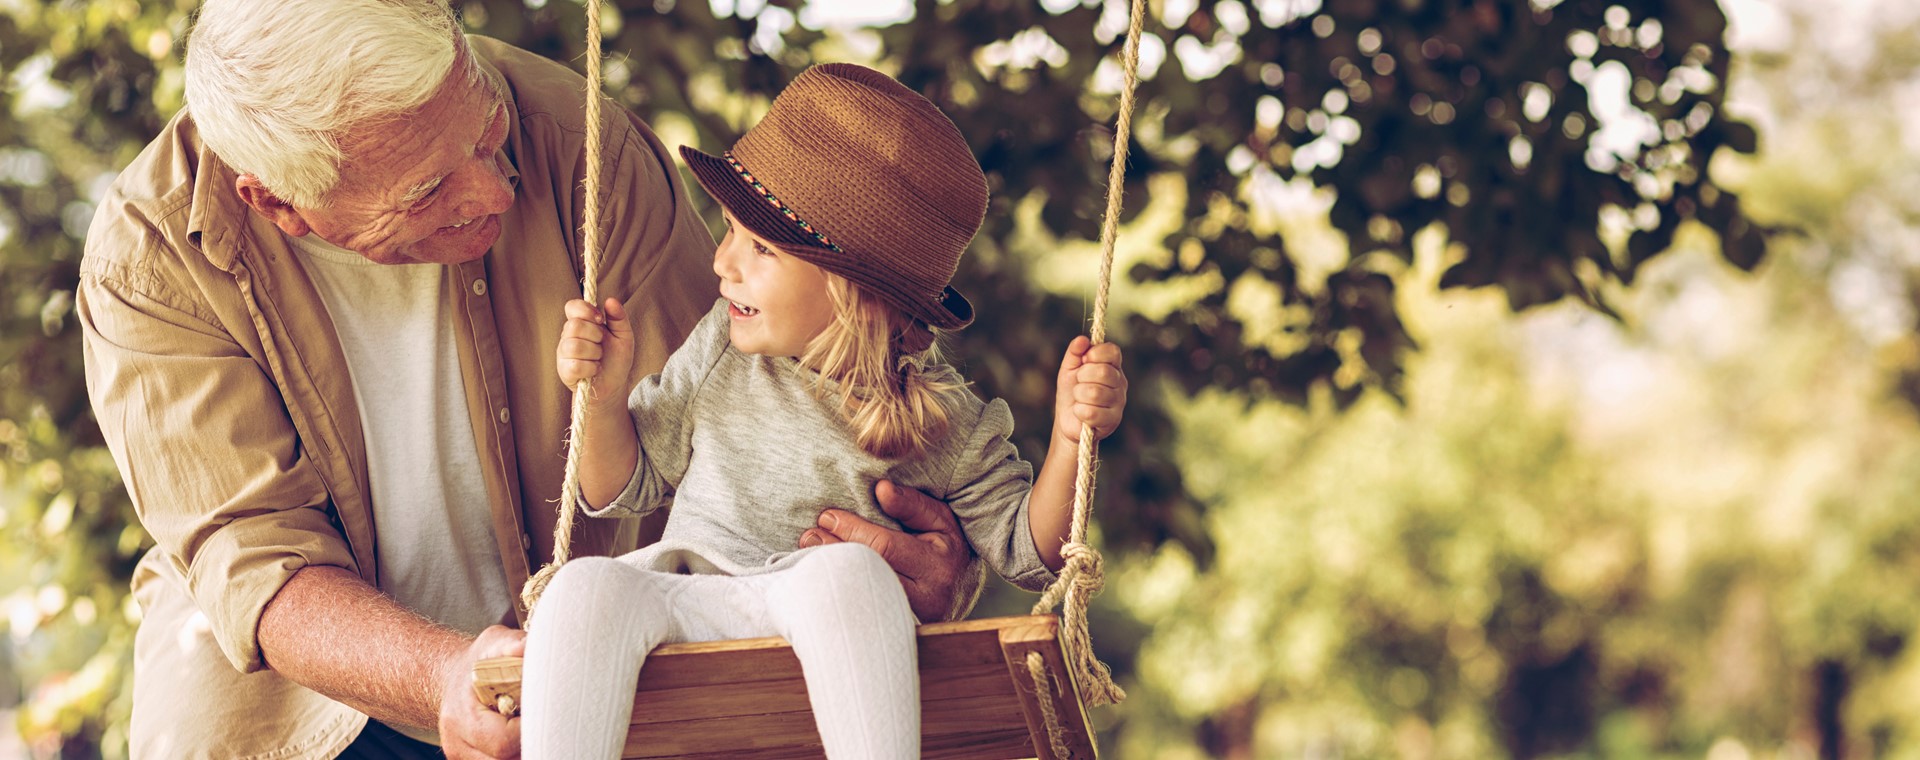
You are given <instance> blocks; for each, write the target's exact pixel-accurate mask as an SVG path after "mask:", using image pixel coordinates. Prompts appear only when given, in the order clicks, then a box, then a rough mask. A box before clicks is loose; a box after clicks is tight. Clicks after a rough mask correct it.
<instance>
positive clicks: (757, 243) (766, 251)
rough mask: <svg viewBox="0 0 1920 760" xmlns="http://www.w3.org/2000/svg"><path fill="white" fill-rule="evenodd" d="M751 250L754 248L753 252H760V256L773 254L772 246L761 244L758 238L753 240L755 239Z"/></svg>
mask: <svg viewBox="0 0 1920 760" xmlns="http://www.w3.org/2000/svg"><path fill="white" fill-rule="evenodd" d="M753 250H754V252H755V253H758V254H760V255H762V256H772V255H773V249H772V248H768V247H766V246H765V245H762V244H761V243H760V241H758V240H755V241H753Z"/></svg>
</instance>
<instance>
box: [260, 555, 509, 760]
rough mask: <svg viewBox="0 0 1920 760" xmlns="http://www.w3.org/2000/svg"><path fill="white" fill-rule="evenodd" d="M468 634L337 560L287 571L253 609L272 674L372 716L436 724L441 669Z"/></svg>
mask: <svg viewBox="0 0 1920 760" xmlns="http://www.w3.org/2000/svg"><path fill="white" fill-rule="evenodd" d="M470 643H471V640H470V639H468V638H467V637H466V636H463V635H461V634H460V633H459V632H457V631H454V630H451V629H448V628H445V627H443V626H440V625H437V624H435V623H433V622H432V621H430V620H428V619H426V618H424V617H421V616H420V615H419V614H417V613H415V612H413V611H412V610H409V609H407V608H405V607H402V606H401V605H400V603H399V602H396V601H394V600H393V599H392V598H391V597H388V596H386V595H384V594H381V593H380V592H379V591H378V590H376V589H374V588H373V587H372V586H369V585H367V583H366V582H365V581H363V580H361V579H360V576H358V575H355V574H353V573H352V572H350V571H348V570H345V569H343V568H338V567H326V566H314V567H307V568H304V569H302V570H300V571H299V572H297V573H294V575H293V578H291V579H289V580H288V581H287V585H286V586H284V587H282V588H281V589H280V593H279V594H277V595H275V596H274V598H273V601H272V602H269V603H268V604H267V609H266V611H265V612H264V613H262V614H261V616H260V651H261V654H262V655H263V656H265V658H266V661H267V665H268V666H269V667H271V668H273V670H274V671H275V672H277V673H279V674H280V675H282V676H284V677H286V678H288V679H289V680H292V681H293V682H294V683H298V684H300V685H302V686H305V687H307V688H309V689H313V690H314V691H317V692H320V693H321V694H325V695H327V696H328V697H330V698H332V699H334V700H337V701H339V702H342V703H344V704H346V705H347V706H349V707H352V708H354V709H356V710H359V711H361V712H364V713H366V714H368V715H370V716H373V718H374V719H375V720H378V721H381V722H383V723H399V724H404V725H409V726H417V727H420V728H429V729H431V728H433V727H434V726H435V725H436V724H437V720H438V715H439V710H440V697H441V691H442V688H443V686H444V681H443V680H442V679H443V678H444V677H445V668H446V667H448V666H449V664H450V663H453V662H456V661H458V660H459V659H460V655H461V654H462V653H463V652H464V651H466V649H467V647H468V645H469V644H470Z"/></svg>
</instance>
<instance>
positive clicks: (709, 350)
mask: <svg viewBox="0 0 1920 760" xmlns="http://www.w3.org/2000/svg"><path fill="white" fill-rule="evenodd" d="M727 333H728V324H727V309H726V302H725V301H716V302H714V305H713V308H712V309H709V310H708V311H707V315H706V316H705V317H702V318H701V319H700V324H698V325H695V326H694V328H693V333H692V334H690V335H688V336H687V340H686V342H684V343H682V344H680V348H678V349H676V350H675V351H674V352H673V355H672V356H669V357H667V364H666V366H665V367H663V368H661V370H660V373H659V374H655V375H648V376H647V377H646V378H644V379H642V380H641V381H640V383H639V384H638V385H635V386H634V387H633V393H632V394H631V395H629V396H628V397H627V410H628V412H630V413H631V414H632V416H633V427H634V430H635V431H636V432H638V433H639V434H640V457H639V459H638V460H637V461H636V462H635V463H634V464H635V466H634V472H633V477H632V478H629V479H628V481H627V487H626V488H625V489H622V490H621V492H620V495H619V496H617V497H615V498H614V500H613V501H612V502H609V503H608V504H607V506H605V507H602V508H600V509H589V510H587V514H588V515H590V516H593V517H602V516H605V517H626V516H629V515H644V514H647V513H649V512H652V511H654V510H656V509H659V508H660V507H662V506H665V505H666V504H667V503H668V502H670V501H672V499H673V492H674V489H675V488H676V487H677V486H679V485H680V479H681V478H683V477H685V476H686V474H687V458H688V457H689V456H691V455H692V454H693V425H694V420H693V412H692V410H693V399H694V397H695V396H697V395H699V393H700V389H701V387H702V386H704V385H706V382H707V378H708V376H710V375H712V374H713V368H714V366H715V365H718V364H719V363H720V358H721V357H722V356H725V355H726V352H727V343H728V337H727ZM583 503H584V502H583Z"/></svg>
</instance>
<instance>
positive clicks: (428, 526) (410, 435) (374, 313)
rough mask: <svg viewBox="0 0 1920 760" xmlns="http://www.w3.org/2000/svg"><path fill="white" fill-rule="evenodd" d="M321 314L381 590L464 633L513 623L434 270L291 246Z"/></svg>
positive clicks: (323, 245) (439, 275)
mask: <svg viewBox="0 0 1920 760" xmlns="http://www.w3.org/2000/svg"><path fill="white" fill-rule="evenodd" d="M289 241H290V242H291V243H292V244H293V247H294V249H295V250H296V251H298V252H299V253H300V260H301V263H302V264H304V265H305V266H306V270H307V275H308V276H309V277H310V278H312V280H313V284H314V287H315V288H317V289H318V290H319V291H320V299H321V300H322V301H324V302H325V303H326V305H327V313H328V315H329V316H331V317H332V318H333V326H334V329H335V331H336V332H337V333H338V334H339V336H340V347H341V348H342V349H344V350H345V352H346V356H347V369H348V371H349V372H350V373H351V374H352V376H353V395H354V400H355V401H356V402H358V404H359V406H360V426H361V428H362V429H363V430H364V431H365V433H366V439H367V477H368V480H369V485H370V487H371V489H372V499H371V501H372V504H373V526H374V531H375V535H376V536H377V537H378V538H377V541H376V545H375V556H376V558H377V559H378V561H379V563H380V590H381V591H384V592H386V593H387V594H389V595H391V596H393V598H395V599H397V600H399V602H400V603H401V604H404V605H406V606H407V607H410V608H412V609H413V610H415V611H417V612H419V613H420V614H423V615H426V616H427V617H429V618H432V619H433V620H435V621H438V622H440V623H441V624H443V625H446V626H448V627H450V628H453V629H455V630H458V631H462V632H465V633H467V634H469V635H471V634H475V633H479V632H480V630H481V629H483V628H485V627H487V626H489V625H493V624H495V623H498V622H501V621H502V620H503V619H505V618H507V616H508V615H509V614H510V613H511V610H512V605H513V597H512V594H511V593H510V592H509V591H508V590H507V579H506V572H505V570H504V569H503V568H502V566H501V564H500V550H499V547H498V545H497V544H496V542H495V540H494V535H493V528H492V515H491V514H490V510H489V507H488V505H487V489H486V484H485V483H484V482H482V481H481V479H480V472H481V470H480V454H479V451H478V450H477V449H476V448H475V444H474V439H473V424H472V422H470V421H469V419H468V417H467V393H466V386H465V384H464V383H463V382H462V381H461V377H460V356H459V353H458V351H457V349H456V347H455V345H454V328H453V306H452V304H451V303H449V301H448V299H449V295H448V293H447V288H446V287H445V285H446V284H445V282H444V280H445V279H446V276H447V268H446V267H444V266H441V265H438V264H375V263H373V262H371V261H368V260H367V259H366V257H363V256H361V255H360V254H357V253H354V252H352V251H349V250H346V249H344V248H339V247H337V246H334V245H331V244H329V243H327V242H326V241H324V240H321V239H320V238H319V236H317V235H307V236H305V237H300V238H289Z"/></svg>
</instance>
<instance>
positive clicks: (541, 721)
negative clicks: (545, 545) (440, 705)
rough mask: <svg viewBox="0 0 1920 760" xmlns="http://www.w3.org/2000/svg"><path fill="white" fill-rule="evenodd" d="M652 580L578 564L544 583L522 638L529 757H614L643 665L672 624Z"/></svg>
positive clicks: (597, 563) (615, 564) (587, 561)
mask: <svg viewBox="0 0 1920 760" xmlns="http://www.w3.org/2000/svg"><path fill="white" fill-rule="evenodd" d="M657 577H658V576H657V574H655V573H649V572H647V571H644V570H639V569H637V568H633V567H629V566H627V565H625V564H622V563H621V562H619V561H618V560H613V559H608V558H606V557H581V558H579V559H576V560H573V561H571V562H568V563H567V564H566V565H564V566H562V567H561V568H560V572H559V573H557V574H555V575H554V576H553V580H552V581H550V582H549V583H548V584H547V589H546V591H545V592H544V593H542V594H541V596H540V606H539V608H538V612H537V613H536V616H535V617H534V619H533V623H532V625H531V626H530V630H529V631H528V632H527V656H526V663H525V666H524V670H523V673H524V676H523V681H522V684H521V698H522V709H521V714H522V718H521V721H520V731H521V742H520V743H521V747H522V750H523V751H524V752H525V757H526V758H527V760H545V759H546V758H567V759H569V760H571V759H573V758H580V759H581V760H597V759H599V758H616V757H619V756H620V750H621V748H622V747H623V746H624V745H625V744H626V738H627V725H628V723H629V720H630V718H631V717H632V715H633V690H634V685H635V683H637V682H638V680H639V678H640V665H641V663H643V662H644V661H645V660H646V657H647V653H648V652H650V651H652V650H653V648H654V647H655V646H656V645H658V644H660V643H661V642H663V641H665V640H666V639H667V637H668V635H669V633H670V628H671V625H672V623H671V617H670V614H669V609H668V604H667V599H666V596H665V594H664V592H663V590H662V588H661V584H659V583H657V582H655V580H656V578H657Z"/></svg>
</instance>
